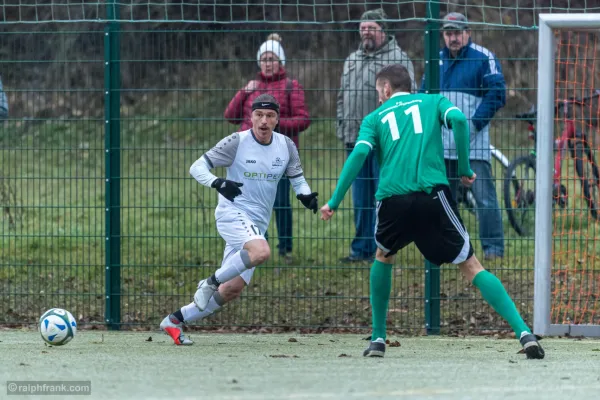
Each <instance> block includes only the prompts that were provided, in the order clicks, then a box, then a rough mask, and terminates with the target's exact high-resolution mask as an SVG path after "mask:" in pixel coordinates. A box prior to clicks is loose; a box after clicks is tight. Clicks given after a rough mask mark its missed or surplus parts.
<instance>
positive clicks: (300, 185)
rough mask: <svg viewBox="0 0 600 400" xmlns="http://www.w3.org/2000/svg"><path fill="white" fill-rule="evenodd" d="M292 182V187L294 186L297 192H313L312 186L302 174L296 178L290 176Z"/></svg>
mask: <svg viewBox="0 0 600 400" xmlns="http://www.w3.org/2000/svg"><path fill="white" fill-rule="evenodd" d="M290 182H291V183H292V187H293V188H294V192H296V194H311V191H310V186H308V183H307V182H306V179H304V176H303V175H300V176H298V177H296V178H290Z"/></svg>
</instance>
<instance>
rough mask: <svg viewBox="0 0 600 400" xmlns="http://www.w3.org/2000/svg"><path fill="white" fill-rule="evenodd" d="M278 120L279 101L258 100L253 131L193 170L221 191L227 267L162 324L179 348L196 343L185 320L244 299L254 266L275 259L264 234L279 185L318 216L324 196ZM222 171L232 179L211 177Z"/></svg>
mask: <svg viewBox="0 0 600 400" xmlns="http://www.w3.org/2000/svg"><path fill="white" fill-rule="evenodd" d="M278 122H279V104H278V103H277V100H276V99H275V98H274V97H273V96H271V95H268V94H263V95H260V96H258V97H257V98H256V100H255V101H254V103H253V104H252V129H250V130H247V131H243V132H237V133H233V134H231V135H229V136H227V137H226V138H224V139H222V140H221V141H220V142H219V143H218V144H217V145H216V146H215V147H213V148H212V149H211V150H209V151H208V152H206V153H205V154H204V155H202V157H200V158H199V159H198V160H197V161H196V162H195V163H194V164H193V165H192V167H191V168H190V174H191V175H192V176H193V177H194V178H195V179H196V180H197V181H198V182H199V183H200V184H202V185H204V186H208V187H212V188H214V189H216V190H217V191H218V192H219V204H218V205H217V208H216V210H215V218H216V222H217V230H218V232H219V234H220V235H221V237H222V238H223V239H224V240H225V242H226V245H225V251H224V255H223V261H222V263H221V268H219V269H218V270H217V271H216V272H215V273H214V275H212V276H211V277H209V278H207V279H204V280H201V281H200V283H198V290H197V291H196V294H195V295H194V301H193V302H192V303H190V304H188V305H186V306H184V307H182V308H181V309H179V310H177V311H175V312H174V313H172V314H170V315H168V316H167V317H165V319H163V321H162V322H161V324H160V328H161V329H162V330H163V331H164V332H165V333H167V334H168V335H169V336H171V338H172V339H173V341H174V342H175V344H177V345H190V344H192V341H191V340H190V339H189V338H186V337H185V335H184V334H183V329H182V326H183V324H184V323H185V322H191V321H195V320H198V319H201V318H205V317H207V316H209V315H211V314H213V313H214V312H215V311H216V310H218V309H219V308H220V307H222V306H223V305H224V304H225V303H227V302H229V301H231V300H234V299H236V298H237V297H239V295H240V293H241V292H242V290H243V288H244V287H245V286H246V285H248V284H249V283H250V279H251V278H252V274H253V272H254V267H257V266H259V265H261V264H263V263H264V262H266V261H267V260H268V259H269V257H270V255H271V249H270V247H269V244H268V243H267V241H266V239H265V237H264V236H263V234H264V232H266V230H267V227H268V226H269V221H270V219H271V214H272V212H273V204H274V203H275V194H276V192H277V184H278V183H279V180H280V179H281V178H282V177H283V175H284V174H285V175H287V177H288V178H289V179H290V182H291V183H292V186H293V188H294V191H295V192H296V198H297V199H298V200H300V201H301V202H302V204H304V206H305V207H306V208H308V209H310V210H312V211H313V213H316V212H317V204H318V200H317V195H318V193H313V192H311V190H310V187H309V186H308V183H306V180H305V179H304V175H303V171H302V164H301V163H300V156H299V155H298V150H297V149H296V146H295V145H294V143H293V142H292V140H291V139H289V138H288V137H286V136H284V135H281V134H279V133H277V132H275V131H274V129H275V127H276V126H277V124H278ZM216 167H227V178H226V179H222V178H217V177H216V176H214V175H213V174H211V173H210V170H211V169H212V168H216Z"/></svg>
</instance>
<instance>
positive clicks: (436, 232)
mask: <svg viewBox="0 0 600 400" xmlns="http://www.w3.org/2000/svg"><path fill="white" fill-rule="evenodd" d="M375 241H376V242H377V246H378V247H379V248H380V249H381V250H383V251H384V252H385V253H386V256H391V255H394V254H396V253H397V252H398V251H399V250H401V249H402V248H404V247H405V246H407V245H409V244H410V243H412V242H415V244H416V245H417V248H418V249H419V251H420V252H421V253H422V254H423V256H424V257H425V258H426V259H427V260H428V261H430V262H432V263H434V264H436V265H442V264H446V263H453V264H459V263H461V262H463V261H465V260H467V259H468V258H469V257H471V256H472V255H473V246H471V242H470V241H469V233H468V232H467V230H466V229H465V226H464V224H463V223H462V220H461V219H460V214H459V213H458V209H457V207H456V202H455V201H454V199H453V198H452V195H451V194H450V189H449V188H448V186H436V187H435V188H433V190H432V191H431V194H427V193H425V192H419V193H410V194H407V195H399V196H392V197H388V198H385V199H383V200H382V201H380V202H379V203H378V204H377V230H376V232H375Z"/></svg>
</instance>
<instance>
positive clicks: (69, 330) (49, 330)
mask: <svg viewBox="0 0 600 400" xmlns="http://www.w3.org/2000/svg"><path fill="white" fill-rule="evenodd" d="M76 333H77V323H76V322H75V318H73V315H71V313H70V312H68V311H67V310H63V309H62V308H52V309H50V310H48V311H46V312H45V313H44V314H43V315H42V316H41V317H40V334H41V335H42V339H44V341H45V342H46V343H48V344H51V345H53V346H62V345H63V344H67V343H69V342H70V341H71V339H73V338H74V337H75V334H76Z"/></svg>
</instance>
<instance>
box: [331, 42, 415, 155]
mask: <svg viewBox="0 0 600 400" xmlns="http://www.w3.org/2000/svg"><path fill="white" fill-rule="evenodd" d="M389 64H402V65H404V66H405V67H406V69H408V72H409V74H410V79H411V81H412V82H413V90H414V89H416V86H415V71H414V67H413V63H412V61H411V60H410V59H409V58H408V55H407V54H406V53H405V52H403V51H402V49H401V48H400V46H398V42H396V39H395V38H394V37H393V36H391V35H390V36H389V37H388V40H387V42H386V43H385V44H384V45H383V46H382V47H380V48H379V49H378V50H376V51H375V52H374V53H367V52H366V51H364V49H363V47H362V43H361V45H360V46H359V48H358V50H357V51H355V52H353V53H352V54H350V55H349V56H348V58H346V61H345V62H344V70H343V72H342V79H341V87H340V90H339V92H338V96H337V129H336V135H337V137H338V138H339V139H340V140H341V141H342V142H343V143H344V144H346V145H349V144H350V145H354V143H355V142H356V138H357V136H358V131H359V129H360V124H361V122H362V120H363V118H364V117H366V116H367V115H368V114H369V113H371V112H372V111H374V110H375V109H376V108H377V107H379V96H378V95H377V90H376V89H375V75H376V74H377V72H379V70H380V69H381V68H383V67H384V66H386V65H389Z"/></svg>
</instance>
